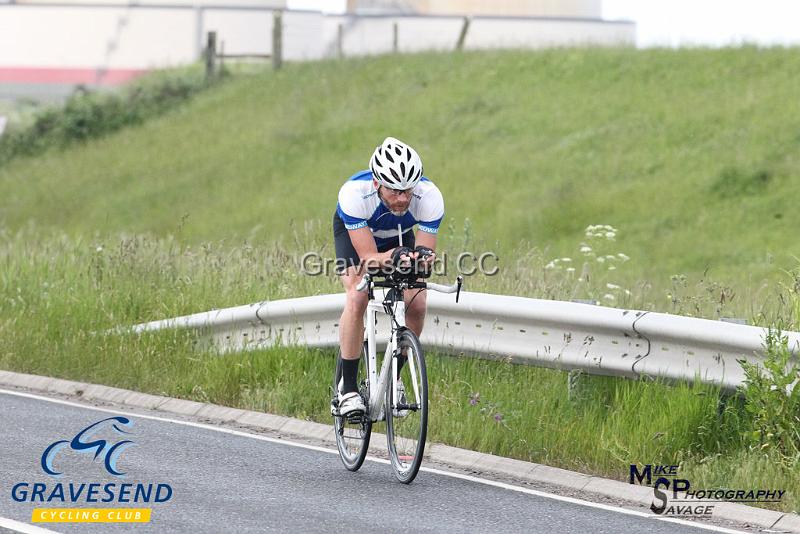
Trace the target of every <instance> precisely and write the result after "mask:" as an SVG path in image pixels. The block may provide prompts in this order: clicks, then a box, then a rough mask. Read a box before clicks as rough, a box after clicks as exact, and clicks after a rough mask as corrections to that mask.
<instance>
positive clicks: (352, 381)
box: [342, 358, 359, 393]
mask: <svg viewBox="0 0 800 534" xmlns="http://www.w3.org/2000/svg"><path fill="white" fill-rule="evenodd" d="M358 364H359V360H345V359H344V358H342V378H343V379H344V385H343V386H342V393H351V392H353V391H358V383H357V379H358Z"/></svg>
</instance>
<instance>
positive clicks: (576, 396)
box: [567, 369, 583, 402]
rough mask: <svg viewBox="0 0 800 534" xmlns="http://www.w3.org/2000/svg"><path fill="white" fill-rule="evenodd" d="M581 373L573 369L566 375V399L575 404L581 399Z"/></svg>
mask: <svg viewBox="0 0 800 534" xmlns="http://www.w3.org/2000/svg"><path fill="white" fill-rule="evenodd" d="M582 376H583V371H581V370H580V369H573V370H571V371H570V372H569V374H568V375H567V398H569V400H571V401H573V402H575V401H578V400H580V399H581V382H582V380H581V377H582Z"/></svg>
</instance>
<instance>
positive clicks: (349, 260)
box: [333, 212, 414, 274]
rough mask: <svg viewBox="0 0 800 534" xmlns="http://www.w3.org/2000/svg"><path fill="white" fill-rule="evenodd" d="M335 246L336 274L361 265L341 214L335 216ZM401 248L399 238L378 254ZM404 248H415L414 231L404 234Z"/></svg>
mask: <svg viewBox="0 0 800 534" xmlns="http://www.w3.org/2000/svg"><path fill="white" fill-rule="evenodd" d="M333 244H334V247H335V248H336V272H337V273H338V274H341V273H342V272H344V270H345V269H346V268H347V267H350V266H357V265H359V264H360V263H361V258H359V257H358V253H357V252H356V249H355V247H353V243H352V241H350V234H348V233H347V228H345V227H344V221H343V220H342V218H341V217H339V214H338V213H336V212H334V214H333ZM399 246H400V240H399V239H398V238H397V237H394V238H392V239H391V240H390V241H389V242H388V243H386V244H385V245H383V246H381V247H378V252H386V251H387V250H391V249H393V248H395V247H399ZM403 246H404V247H409V248H414V231H413V230H407V231H406V232H405V233H404V234H403Z"/></svg>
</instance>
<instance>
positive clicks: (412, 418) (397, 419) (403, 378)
mask: <svg viewBox="0 0 800 534" xmlns="http://www.w3.org/2000/svg"><path fill="white" fill-rule="evenodd" d="M397 342H398V343H397V344H398V354H397V355H395V357H396V358H402V356H401V355H404V356H405V358H402V359H404V360H405V363H404V364H403V367H402V369H401V370H400V372H399V373H398V375H399V376H398V387H397V389H398V390H399V392H398V394H397V397H398V398H395V388H394V387H393V384H392V381H391V380H390V381H389V386H388V387H387V389H386V404H385V412H386V438H387V440H388V442H389V459H390V460H391V463H392V470H393V471H394V474H395V477H397V479H398V480H399V481H400V482H403V483H404V484H408V483H410V482H411V481H412V480H414V478H415V477H416V476H417V473H418V472H419V467H420V465H421V464H422V455H423V454H424V452H425V438H426V436H427V434H428V374H427V372H426V370H425V356H424V355H423V353H422V345H420V342H419V339H418V338H417V335H416V334H415V333H414V332H412V331H411V330H408V329H406V330H403V331H402V332H401V333H400V334H399V335H398V339H397ZM399 365H400V362H399V361H398V366H399Z"/></svg>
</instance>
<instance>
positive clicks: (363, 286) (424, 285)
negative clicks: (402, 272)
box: [356, 274, 464, 302]
mask: <svg viewBox="0 0 800 534" xmlns="http://www.w3.org/2000/svg"><path fill="white" fill-rule="evenodd" d="M397 284H398V283H397V282H373V281H372V276H371V275H370V274H365V275H364V277H363V278H362V279H361V281H360V282H359V283H358V285H357V286H356V291H366V290H367V289H369V287H370V285H372V286H373V287H395V286H396V285H397ZM463 284H464V277H463V276H461V275H458V276H457V277H456V281H455V283H454V284H452V285H449V286H446V285H443V284H436V283H434V282H410V283H408V284H407V287H408V288H409V289H431V290H433V291H438V292H439V293H455V294H456V302H458V297H459V296H460V294H461V286H462V285H463ZM370 295H371V294H370Z"/></svg>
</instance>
